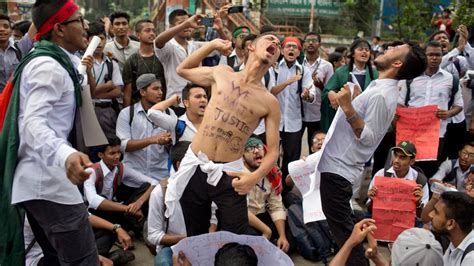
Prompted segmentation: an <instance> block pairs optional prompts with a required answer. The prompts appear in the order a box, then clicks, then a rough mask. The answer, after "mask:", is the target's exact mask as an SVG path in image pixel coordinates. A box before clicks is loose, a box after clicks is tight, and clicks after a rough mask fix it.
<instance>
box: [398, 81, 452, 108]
mask: <svg viewBox="0 0 474 266" xmlns="http://www.w3.org/2000/svg"><path fill="white" fill-rule="evenodd" d="M452 76H453V86H452V88H451V95H450V96H449V102H448V109H451V106H453V103H454V96H455V95H456V92H458V90H459V78H458V77H456V76H455V75H452ZM412 82H413V79H407V80H406V85H407V93H406V96H405V106H406V107H408V102H409V101H410V91H411V88H410V85H411V83H412Z"/></svg>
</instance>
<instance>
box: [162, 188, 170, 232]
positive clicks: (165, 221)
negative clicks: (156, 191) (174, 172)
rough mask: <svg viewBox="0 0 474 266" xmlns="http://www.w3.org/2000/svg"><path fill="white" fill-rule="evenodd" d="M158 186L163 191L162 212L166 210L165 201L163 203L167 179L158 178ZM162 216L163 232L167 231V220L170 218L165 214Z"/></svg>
mask: <svg viewBox="0 0 474 266" xmlns="http://www.w3.org/2000/svg"><path fill="white" fill-rule="evenodd" d="M160 187H161V191H162V192H163V213H165V212H166V203H165V196H166V189H167V188H168V179H163V180H160ZM163 217H164V218H165V220H164V223H163V225H164V226H163V228H164V229H163V232H165V234H166V233H168V227H169V220H170V218H169V217H166V215H163Z"/></svg>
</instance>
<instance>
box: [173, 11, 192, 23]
mask: <svg viewBox="0 0 474 266" xmlns="http://www.w3.org/2000/svg"><path fill="white" fill-rule="evenodd" d="M180 16H189V14H188V12H186V10H184V9H175V10H173V11H171V13H170V14H169V16H168V22H169V23H170V24H174V21H175V19H176V17H180Z"/></svg>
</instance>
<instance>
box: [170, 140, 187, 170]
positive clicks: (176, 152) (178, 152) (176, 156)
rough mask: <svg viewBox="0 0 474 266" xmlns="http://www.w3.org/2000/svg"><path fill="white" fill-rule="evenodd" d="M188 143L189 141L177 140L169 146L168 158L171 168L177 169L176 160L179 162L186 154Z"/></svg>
mask: <svg viewBox="0 0 474 266" xmlns="http://www.w3.org/2000/svg"><path fill="white" fill-rule="evenodd" d="M189 145H191V142H190V141H179V142H177V143H176V144H175V145H173V147H171V150H170V160H171V163H172V164H173V169H174V170H175V171H178V162H181V160H183V158H184V155H185V154H186V151H187V150H188V148H189Z"/></svg>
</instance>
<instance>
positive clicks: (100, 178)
mask: <svg viewBox="0 0 474 266" xmlns="http://www.w3.org/2000/svg"><path fill="white" fill-rule="evenodd" d="M91 168H92V169H94V172H95V189H96V191H97V194H98V195H101V194H102V189H103V188H104V172H103V171H102V167H100V163H95V164H93V165H92V167H91ZM122 178H123V163H122V162H120V163H119V165H118V171H117V172H116V173H115V176H114V182H113V193H112V195H113V196H115V195H116V194H117V188H118V187H119V186H120V184H121V183H122Z"/></svg>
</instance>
